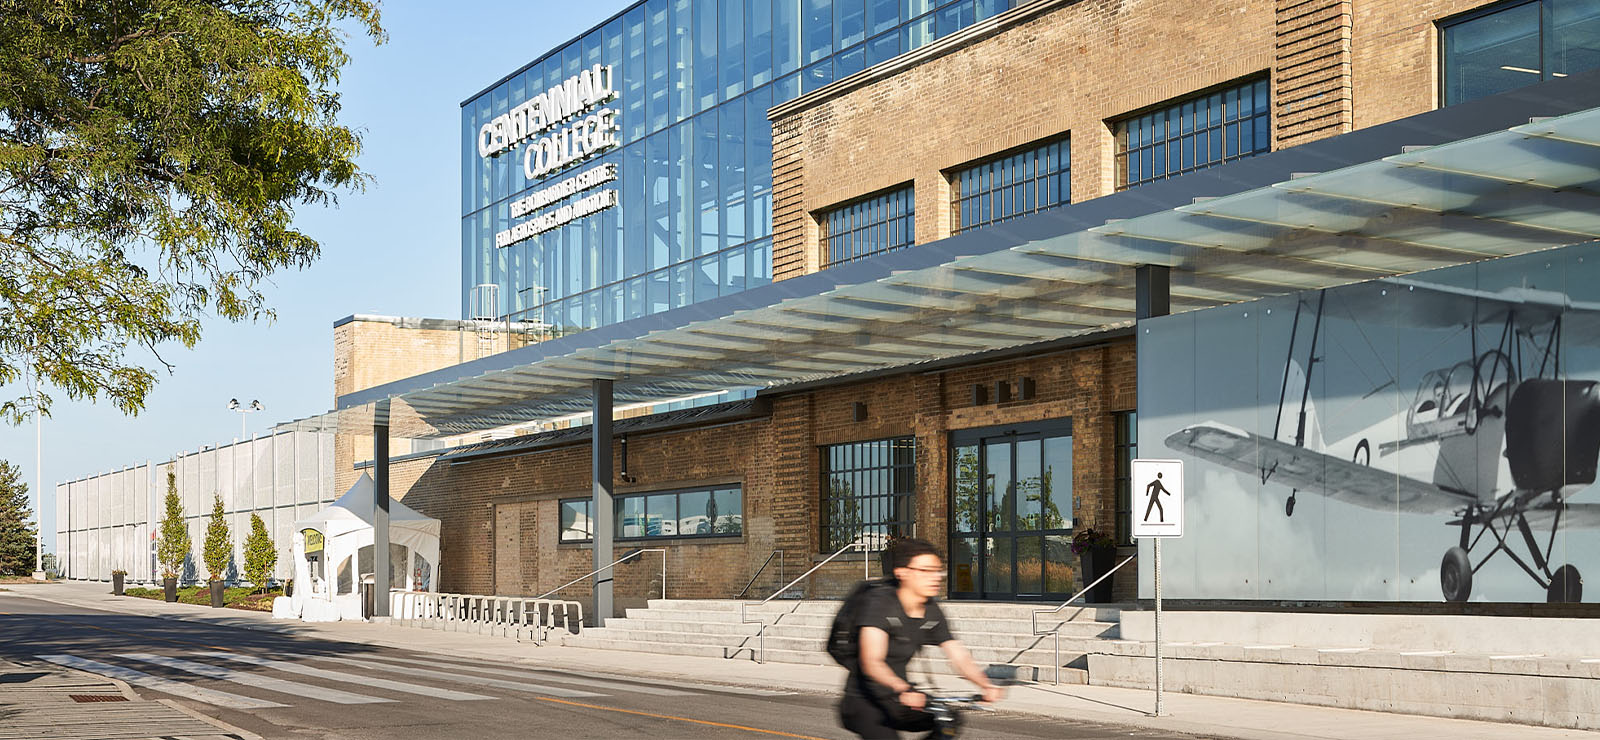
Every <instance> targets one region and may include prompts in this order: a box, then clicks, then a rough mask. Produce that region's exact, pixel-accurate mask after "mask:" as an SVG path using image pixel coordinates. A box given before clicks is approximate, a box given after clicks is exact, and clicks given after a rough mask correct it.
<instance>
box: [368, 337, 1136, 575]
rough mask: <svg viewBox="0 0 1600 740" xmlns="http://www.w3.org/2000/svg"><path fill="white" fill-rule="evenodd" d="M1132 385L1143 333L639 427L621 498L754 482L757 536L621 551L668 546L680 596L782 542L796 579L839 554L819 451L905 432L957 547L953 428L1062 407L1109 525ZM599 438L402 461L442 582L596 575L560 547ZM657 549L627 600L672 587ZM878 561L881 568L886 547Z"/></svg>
mask: <svg viewBox="0 0 1600 740" xmlns="http://www.w3.org/2000/svg"><path fill="white" fill-rule="evenodd" d="M1019 376H1028V377H1031V378H1033V379H1034V380H1035V383H1036V395H1035V397H1034V398H1032V399H1030V400H1027V401H1012V402H1008V403H1004V404H994V403H990V404H986V405H982V406H973V405H972V403H971V396H970V392H969V390H968V388H969V386H970V385H971V384H972V383H985V384H988V385H989V386H991V387H992V386H993V384H994V382H995V381H997V380H1002V379H1015V378H1017V377H1019ZM1134 381H1135V366H1134V345H1133V342H1132V341H1131V340H1128V339H1119V340H1115V341H1110V342H1108V343H1106V344H1102V345H1097V346H1093V347H1087V348H1080V349H1074V350H1068V351H1058V352H1053V353H1050V354H1043V355H1039V356H1035V357H1027V358H1021V359H1015V360H1011V361H1006V362H997V363H991V364H987V365H982V366H978V367H968V368H959V369H953V370H948V371H941V372H926V373H905V374H901V375H896V376H891V377H886V378H880V379H874V380H870V381H862V382H857V383H850V384H843V385H837V386H832V387H827V388H822V389H817V390H812V391H807V392H803V393H793V394H788V395H782V396H778V397H776V398H774V399H773V404H772V412H771V415H770V416H769V417H768V418H765V419H758V420H753V421H743V422H738V423H733V424H727V425H722V426H714V427H710V428H705V429H691V430H685V431H672V432H663V433H658V434H650V435H635V436H631V437H630V438H629V441H628V458H629V461H628V470H629V472H630V473H631V474H632V475H634V476H635V477H636V478H637V480H636V481H634V482H631V483H627V484H622V483H620V482H619V484H618V486H617V488H616V491H617V493H619V494H624V493H630V492H645V491H657V490H668V489H675V488H685V487H692V486H702V485H712V484H721V483H735V482H736V483H740V484H741V485H742V486H743V490H744V506H745V511H744V529H745V531H744V535H743V537H741V538H737V539H731V538H730V539H710V538H708V539H699V540H696V539H684V540H655V541H648V544H647V542H645V541H632V542H624V543H618V544H617V545H616V547H615V550H614V554H613V557H620V556H621V555H622V554H624V553H626V552H627V551H629V550H631V549H632V548H634V547H639V546H645V547H655V546H664V547H666V548H668V550H669V551H670V552H669V555H668V561H667V566H668V575H667V582H668V589H669V591H668V593H669V595H671V596H673V597H678V598H730V597H733V596H734V595H736V594H737V593H738V591H739V590H740V589H741V588H743V586H744V585H745V583H746V581H748V580H749V579H750V578H751V576H752V575H753V574H754V573H755V572H756V569H757V568H758V567H759V566H760V565H761V563H762V561H763V560H765V559H766V558H767V557H768V556H769V555H770V554H771V553H772V552H773V550H774V549H782V550H784V552H785V556H784V561H785V571H786V575H787V576H788V577H789V578H793V577H794V576H797V575H799V574H800V573H801V572H803V571H804V570H805V569H808V568H810V567H811V565H812V564H813V563H815V562H817V561H818V560H820V559H821V558H822V557H823V556H824V555H825V554H826V553H822V552H821V551H820V550H821V546H822V545H821V541H822V537H821V532H820V527H821V521H820V505H819V504H820V501H821V496H822V493H821V459H820V447H822V446H824V445H830V444H839V443H845V442H858V441H868V440H875V439H883V438H886V437H898V436H906V435H914V436H915V437H916V440H917V488H916V500H915V507H916V508H915V511H916V527H917V533H918V534H919V536H922V537H924V538H926V539H929V540H931V541H933V542H934V543H935V544H937V545H939V546H940V547H941V548H943V547H944V546H945V540H946V535H945V533H946V531H947V529H948V521H947V516H948V513H947V509H948V498H949V473H948V469H947V466H948V463H947V458H948V451H947V446H948V435H949V432H951V431H953V430H957V429H968V428H978V427H988V426H997V425H1006V424H1015V423H1023V422H1029V421H1038V420H1043V419H1054V418H1062V417H1071V418H1072V419H1073V423H1074V437H1075V439H1074V445H1073V454H1074V465H1073V488H1074V492H1075V493H1076V498H1077V499H1078V500H1079V501H1080V502H1081V506H1080V508H1079V510H1078V511H1076V512H1074V514H1075V515H1076V516H1077V517H1078V518H1079V519H1080V520H1081V521H1082V522H1083V523H1085V524H1092V525H1095V526H1110V525H1111V523H1112V521H1113V518H1114V517H1115V513H1116V501H1115V492H1114V491H1113V489H1112V479H1111V471H1112V465H1111V454H1112V448H1111V445H1112V428H1111V422H1112V417H1111V413H1112V412H1114V411H1120V410H1126V409H1131V408H1133V407H1134V405H1135V398H1134ZM858 402H859V403H865V404H866V407H867V418H866V420H865V421H860V422H857V421H854V414H853V412H854V404H856V403H858ZM589 449H590V448H589V446H588V445H587V444H579V445H573V446H569V447H563V448H559V449H553V450H546V451H541V452H537V453H531V454H524V455H518V456H511V457H499V458H484V459H479V460H471V461H464V462H458V463H456V464H448V463H439V462H437V461H426V460H425V461H408V462H402V463H398V464H396V465H395V466H394V472H393V474H392V476H393V480H394V481H395V490H396V491H397V492H400V491H404V499H405V501H406V503H407V505H409V506H411V507H413V508H416V509H417V510H419V511H422V512H424V513H426V514H428V515H429V516H433V517H437V518H439V519H440V520H441V522H442V527H441V530H442V531H441V538H442V547H441V566H440V576H439V587H440V588H441V589H442V590H445V591H451V592H458V593H498V594H508V595H509V594H524V595H534V594H539V593H543V592H544V591H547V590H549V589H551V588H554V587H556V586H558V585H561V584H562V583H565V582H567V581H569V580H572V579H573V578H577V577H578V576H581V575H583V574H584V573H587V572H588V571H589V570H591V569H592V568H593V565H592V555H591V553H590V550H589V548H588V546H587V545H584V544H568V545H562V544H558V542H557V528H558V521H559V512H558V503H557V502H558V501H559V500H560V499H564V498H579V497H587V496H588V495H589V491H590V485H591V484H590V478H589V470H590V466H589ZM614 464H616V465H620V460H615V461H614ZM402 481H405V482H406V483H404V484H402ZM412 481H414V482H412ZM656 557H657V556H656V555H654V554H647V555H644V556H643V558H644V560H643V561H642V562H640V563H638V564H634V565H630V566H628V567H626V568H622V569H620V570H619V572H618V575H617V587H616V596H617V603H618V605H619V607H625V606H628V605H630V604H640V603H642V602H643V601H644V600H645V599H647V598H653V597H655V596H656V595H658V594H659V593H660V588H661V584H660V578H659V574H660V561H659V560H656ZM1072 565H1073V567H1074V568H1075V567H1076V563H1073V564H1072ZM861 568H862V564H861V560H860V557H859V556H849V557H846V558H843V559H841V560H839V561H836V562H835V563H833V564H830V566H829V567H828V568H826V569H824V570H823V571H821V572H819V573H818V574H817V575H816V576H815V577H814V578H812V579H811V580H810V581H809V582H808V583H806V584H804V585H803V589H804V593H805V594H807V595H808V596H812V597H829V596H837V595H840V594H841V593H842V592H843V590H844V589H845V588H846V587H847V586H848V584H851V583H854V582H855V580H857V579H859V578H860V577H861V572H862V571H861ZM870 570H871V572H872V573H873V574H874V575H876V574H877V573H878V572H879V567H878V565H877V562H876V557H875V556H874V558H873V561H872V562H871V563H870ZM777 585H779V581H778V578H777V572H776V565H774V567H773V568H772V569H771V570H769V571H768V572H767V573H766V574H765V575H764V576H763V577H762V579H761V581H760V582H759V583H758V584H757V586H756V588H754V589H752V594H758V595H765V594H766V593H770V592H771V590H772V589H773V588H774V587H776V586H777ZM588 593H589V591H588V584H587V582H584V583H579V584H577V585H575V586H573V587H571V588H570V589H568V590H567V591H565V592H563V595H565V596H568V597H569V598H585V597H587V596H588Z"/></svg>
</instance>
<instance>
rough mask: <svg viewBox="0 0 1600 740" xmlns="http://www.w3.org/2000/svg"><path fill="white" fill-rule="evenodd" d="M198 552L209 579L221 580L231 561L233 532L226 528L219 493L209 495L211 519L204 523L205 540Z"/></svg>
mask: <svg viewBox="0 0 1600 740" xmlns="http://www.w3.org/2000/svg"><path fill="white" fill-rule="evenodd" d="M200 554H201V557H203V558H204V559H205V562H206V572H207V573H209V574H210V576H211V577H210V579H209V580H212V581H220V580H222V576H223V574H224V573H225V572H227V570H228V564H229V563H232V562H233V533H232V532H230V531H229V530H228V515H227V514H224V513H223V511H222V496H221V495H220V494H215V493H214V494H212V495H211V521H210V522H209V523H207V524H206V540H205V544H204V545H202V547H201V553H200Z"/></svg>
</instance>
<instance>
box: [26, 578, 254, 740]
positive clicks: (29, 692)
mask: <svg viewBox="0 0 1600 740" xmlns="http://www.w3.org/2000/svg"><path fill="white" fill-rule="evenodd" d="M0 603H4V602H0ZM111 728H114V729H111ZM108 736H114V737H118V738H122V739H123V740H173V739H174V738H182V739H183V740H260V736H259V735H256V734H254V733H251V732H246V731H244V730H241V729H239V728H237V727H231V726H229V725H226V724H224V723H221V722H218V721H217V720H214V719H211V718H209V717H206V716H204V715H201V714H198V713H195V712H190V711H189V710H187V709H185V708H183V707H182V706H181V705H179V704H177V703H176V702H172V701H169V700H165V699H162V700H156V701H146V700H144V699H142V698H140V697H139V695H138V694H136V693H134V692H133V690H132V689H131V688H129V687H128V685H127V684H126V683H123V682H122V681H118V680H116V679H112V678H106V677H104V676H97V675H94V674H92V673H84V672H82V671H75V670H71V669H67V668H62V667H60V666H57V665H54V664H51V663H48V662H45V661H42V660H41V661H34V662H30V663H27V664H22V663H13V662H11V661H7V660H0V740H12V738H17V739H18V740H35V738H41V737H49V738H52V740H100V739H101V738H105V737H108Z"/></svg>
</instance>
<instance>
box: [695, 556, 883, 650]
mask: <svg viewBox="0 0 1600 740" xmlns="http://www.w3.org/2000/svg"><path fill="white" fill-rule="evenodd" d="M851 550H860V551H861V578H862V580H866V579H867V578H868V576H869V574H870V570H869V569H870V568H871V566H872V558H870V557H868V556H867V555H868V553H870V552H871V550H870V549H868V548H867V545H866V543H864V542H852V543H850V544H848V545H845V546H844V547H841V548H839V551H838V552H836V553H834V554H832V555H829V556H828V557H827V558H826V559H824V560H823V561H822V562H820V563H817V564H816V565H814V566H812V567H811V570H808V571H806V572H804V573H801V574H800V577H799V578H796V579H794V580H792V581H790V582H789V583H788V585H786V586H784V587H783V588H780V589H778V590H777V591H774V592H773V593H772V595H771V596H768V597H767V598H765V599H762V600H760V601H758V602H756V603H754V604H752V603H750V602H748V601H741V602H739V623H740V624H758V625H761V626H760V627H757V628H756V643H757V649H758V651H759V652H757V653H756V662H757V663H762V662H765V659H766V657H767V623H766V622H763V621H761V620H759V619H750V618H749V617H747V616H745V607H749V606H762V605H764V604H766V603H767V602H769V601H771V600H773V599H776V598H778V596H779V594H782V593H783V592H785V591H788V590H789V589H790V588H792V587H793V586H794V584H796V583H799V582H801V581H803V580H805V579H807V578H809V577H810V576H811V574H812V573H815V572H817V571H818V570H820V569H821V568H822V566H824V565H827V564H828V563H831V562H833V559H834V558H837V557H839V556H840V555H843V554H845V553H847V552H849V551H851ZM728 650H729V649H728V648H723V649H722V657H723V658H728V657H730V656H729V654H728ZM738 650H739V649H738V648H733V651H734V652H735V653H737V652H738Z"/></svg>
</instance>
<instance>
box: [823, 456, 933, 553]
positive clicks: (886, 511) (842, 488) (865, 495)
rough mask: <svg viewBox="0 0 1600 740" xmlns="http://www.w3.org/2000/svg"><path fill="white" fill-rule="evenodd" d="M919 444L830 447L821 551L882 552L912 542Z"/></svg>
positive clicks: (826, 461) (825, 469)
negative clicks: (903, 540)
mask: <svg viewBox="0 0 1600 740" xmlns="http://www.w3.org/2000/svg"><path fill="white" fill-rule="evenodd" d="M916 452H917V444H916V439H915V438H914V437H896V438H893V439H879V440H873V441H870V442H851V443H848V444H838V445H827V446H824V447H822V448H821V449H820V457H821V460H822V486H821V488H822V543H821V544H822V549H823V551H825V552H834V551H837V550H839V549H840V548H842V547H844V546H846V545H849V544H851V543H852V542H861V543H865V544H866V545H867V546H868V547H869V548H870V549H872V550H882V549H883V548H884V546H885V545H887V544H888V542H889V539H890V538H892V537H904V536H910V534H911V531H912V525H913V523H914V521H915V516H914V512H913V507H912V501H913V497H914V496H915V493H916V458H917V454H916Z"/></svg>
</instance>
